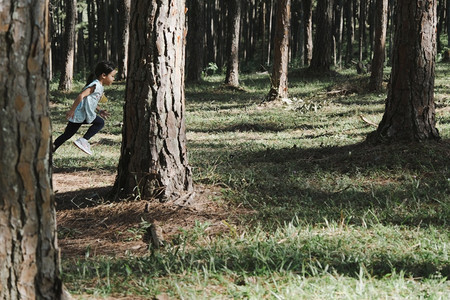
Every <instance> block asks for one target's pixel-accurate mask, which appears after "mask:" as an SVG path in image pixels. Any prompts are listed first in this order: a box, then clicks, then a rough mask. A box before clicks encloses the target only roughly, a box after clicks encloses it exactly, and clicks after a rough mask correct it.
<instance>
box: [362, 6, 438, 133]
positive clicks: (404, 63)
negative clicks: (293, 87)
mask: <svg viewBox="0 0 450 300" xmlns="http://www.w3.org/2000/svg"><path fill="white" fill-rule="evenodd" d="M393 51H394V54H393V61H392V73H391V82H390V86H389V91H388V97H387V99H386V108H385V113H384V116H383V119H382V120H381V123H380V125H379V126H378V129H377V131H376V132H375V133H373V134H371V135H370V136H369V140H375V141H380V140H381V141H422V140H427V139H439V133H438V130H437V129H436V128H435V106H434V77H435V56H436V0H432V1H413V2H411V1H410V0H398V1H397V17H396V23H395V36H394V50H393Z"/></svg>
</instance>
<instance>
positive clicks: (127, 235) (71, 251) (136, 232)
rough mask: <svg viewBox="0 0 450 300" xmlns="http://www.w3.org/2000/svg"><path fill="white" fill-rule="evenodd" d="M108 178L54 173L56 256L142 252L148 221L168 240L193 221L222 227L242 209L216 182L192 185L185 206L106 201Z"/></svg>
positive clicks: (215, 230) (211, 230)
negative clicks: (58, 252)
mask: <svg viewBox="0 0 450 300" xmlns="http://www.w3.org/2000/svg"><path fill="white" fill-rule="evenodd" d="M114 178H115V175H114V174H110V173H105V172H97V171H92V172H88V171H81V172H72V173H55V174H54V176H53V186H54V190H55V191H56V193H55V196H56V203H57V222H58V223H57V224H58V241H59V247H60V248H61V254H62V257H65V258H68V257H72V258H75V257H85V256H87V255H89V256H95V255H112V256H125V255H127V254H133V255H144V254H146V253H148V245H149V241H148V238H146V233H147V232H146V228H148V225H149V224H154V226H155V227H156V228H157V231H158V237H159V238H160V239H162V240H164V241H170V240H171V239H172V238H173V237H174V236H177V235H178V234H180V233H181V232H182V231H183V230H189V229H191V228H193V227H194V226H195V225H196V223H198V222H200V223H208V224H209V226H208V227H207V229H206V230H205V234H206V235H217V234H223V233H227V232H228V231H229V230H230V224H232V225H231V226H235V225H236V223H237V218H236V217H235V216H237V214H238V213H239V214H241V213H242V210H241V209H240V210H239V212H237V209H236V208H233V207H231V206H229V205H226V204H225V203H224V202H223V201H222V200H221V199H222V197H221V193H220V188H216V187H206V186H203V185H197V186H196V187H195V192H196V193H195V203H194V204H192V205H189V206H179V205H174V204H171V203H159V202H158V201H156V200H151V201H150V200H139V201H137V200H136V201H121V202H110V201H108V199H107V198H106V195H107V193H108V191H109V190H110V188H111V187H112V185H113V183H114Z"/></svg>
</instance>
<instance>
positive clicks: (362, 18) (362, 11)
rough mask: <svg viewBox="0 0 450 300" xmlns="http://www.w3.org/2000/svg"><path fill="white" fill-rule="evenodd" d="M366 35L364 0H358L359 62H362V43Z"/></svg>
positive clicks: (363, 49)
mask: <svg viewBox="0 0 450 300" xmlns="http://www.w3.org/2000/svg"><path fill="white" fill-rule="evenodd" d="M365 34H366V0H360V3H359V37H358V43H359V47H358V49H359V61H360V62H362V61H363V59H364V52H365V48H366V45H365V43H364V40H365Z"/></svg>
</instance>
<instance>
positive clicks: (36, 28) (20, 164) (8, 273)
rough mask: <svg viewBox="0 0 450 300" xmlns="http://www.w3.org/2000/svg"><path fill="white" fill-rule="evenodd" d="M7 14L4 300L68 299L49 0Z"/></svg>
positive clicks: (1, 123)
mask: <svg viewBox="0 0 450 300" xmlns="http://www.w3.org/2000/svg"><path fill="white" fill-rule="evenodd" d="M0 16H1V18H0V107H1V108H2V109H1V110H0V128H2V130H0V145H1V147H0V299H8V300H9V299H60V297H61V281H60V280H59V278H58V276H59V263H58V249H57V244H56V217H55V203H54V197H53V191H52V185H51V175H50V172H51V171H50V163H49V161H50V157H49V153H50V143H51V125H50V114H49V106H48V64H49V61H48V59H49V57H48V53H49V51H50V49H49V47H50V44H49V35H48V1H33V2H23V3H21V4H20V5H19V4H18V3H17V1H12V0H9V1H2V4H1V6H0Z"/></svg>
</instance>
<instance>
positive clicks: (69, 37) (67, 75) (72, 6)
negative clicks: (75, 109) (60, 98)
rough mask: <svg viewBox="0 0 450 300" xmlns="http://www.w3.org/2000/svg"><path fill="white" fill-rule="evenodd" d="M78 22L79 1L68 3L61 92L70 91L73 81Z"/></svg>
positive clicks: (60, 84) (73, 0) (74, 0)
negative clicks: (76, 26)
mask: <svg viewBox="0 0 450 300" xmlns="http://www.w3.org/2000/svg"><path fill="white" fill-rule="evenodd" d="M76 22H77V1H76V0H70V1H66V19H65V21H64V37H63V45H64V48H63V49H64V50H63V54H62V55H63V70H62V71H61V78H60V80H59V90H64V91H70V90H71V89H72V81H73V62H74V60H73V59H74V56H75V34H76V30H75V25H76Z"/></svg>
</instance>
